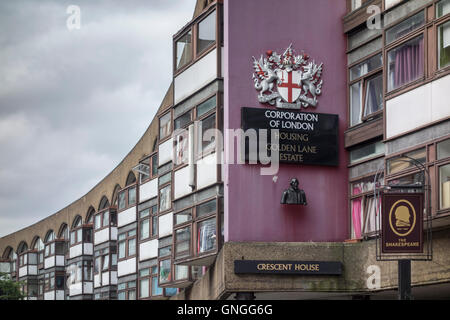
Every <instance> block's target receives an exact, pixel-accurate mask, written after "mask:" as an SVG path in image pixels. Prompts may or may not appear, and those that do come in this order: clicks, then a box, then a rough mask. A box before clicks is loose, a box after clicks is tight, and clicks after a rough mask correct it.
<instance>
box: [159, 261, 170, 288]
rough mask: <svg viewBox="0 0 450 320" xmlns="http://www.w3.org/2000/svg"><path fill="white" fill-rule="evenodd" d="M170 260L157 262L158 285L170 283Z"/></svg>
mask: <svg viewBox="0 0 450 320" xmlns="http://www.w3.org/2000/svg"><path fill="white" fill-rule="evenodd" d="M171 278H172V277H171V269H170V259H169V260H162V261H160V262H159V283H166V282H169V281H171Z"/></svg>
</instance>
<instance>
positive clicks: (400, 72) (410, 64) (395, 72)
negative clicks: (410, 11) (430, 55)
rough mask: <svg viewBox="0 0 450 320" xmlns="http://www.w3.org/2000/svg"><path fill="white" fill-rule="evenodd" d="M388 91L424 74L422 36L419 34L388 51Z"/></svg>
mask: <svg viewBox="0 0 450 320" xmlns="http://www.w3.org/2000/svg"><path fill="white" fill-rule="evenodd" d="M387 56H388V91H392V90H394V89H397V88H400V87H402V86H404V85H406V84H408V83H410V82H413V81H415V80H417V79H420V78H422V77H423V76H424V38H423V35H420V36H418V37H416V38H414V39H412V40H409V41H407V42H405V43H403V44H401V45H399V46H398V47H395V48H394V49H392V50H390V51H388V54H387Z"/></svg>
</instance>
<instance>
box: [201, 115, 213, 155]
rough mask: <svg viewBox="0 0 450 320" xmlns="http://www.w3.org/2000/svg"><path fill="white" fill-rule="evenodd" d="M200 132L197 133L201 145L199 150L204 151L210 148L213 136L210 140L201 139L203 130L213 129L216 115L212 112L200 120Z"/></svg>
mask: <svg viewBox="0 0 450 320" xmlns="http://www.w3.org/2000/svg"><path fill="white" fill-rule="evenodd" d="M200 124H201V134H200V135H199V137H198V138H199V145H200V146H202V150H201V151H206V150H208V149H211V148H213V147H214V145H215V140H214V137H212V139H211V141H208V140H207V141H203V137H205V132H206V131H207V130H209V129H214V128H215V127H216V115H215V114H213V115H211V116H209V117H208V118H206V119H204V120H202V121H201V123H200Z"/></svg>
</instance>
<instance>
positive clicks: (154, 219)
mask: <svg viewBox="0 0 450 320" xmlns="http://www.w3.org/2000/svg"><path fill="white" fill-rule="evenodd" d="M157 234H158V217H157V216H154V217H152V237H154V236H156V235H157Z"/></svg>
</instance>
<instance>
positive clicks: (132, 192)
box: [128, 187, 136, 206]
mask: <svg viewBox="0 0 450 320" xmlns="http://www.w3.org/2000/svg"><path fill="white" fill-rule="evenodd" d="M135 203H136V187H133V188H130V189H128V205H129V206H131V205H133V204H135Z"/></svg>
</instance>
